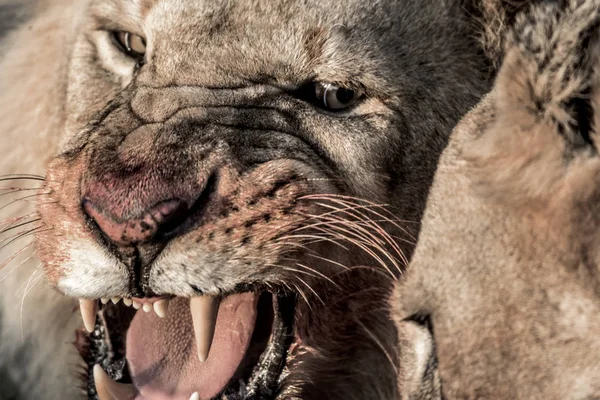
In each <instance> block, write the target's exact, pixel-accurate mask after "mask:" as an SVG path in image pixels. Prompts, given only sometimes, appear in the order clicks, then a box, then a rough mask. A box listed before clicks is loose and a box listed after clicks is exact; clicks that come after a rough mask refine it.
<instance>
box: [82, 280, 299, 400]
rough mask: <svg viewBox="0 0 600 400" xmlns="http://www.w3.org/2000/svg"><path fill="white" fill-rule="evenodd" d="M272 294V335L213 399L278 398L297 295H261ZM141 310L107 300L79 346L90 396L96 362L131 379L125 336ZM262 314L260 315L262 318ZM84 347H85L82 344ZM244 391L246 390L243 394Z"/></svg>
mask: <svg viewBox="0 0 600 400" xmlns="http://www.w3.org/2000/svg"><path fill="white" fill-rule="evenodd" d="M261 286H262V285H257V284H249V285H240V289H248V288H252V289H254V290H252V291H255V290H256V289H258V288H259V287H261ZM248 291H249V290H243V291H242V290H240V291H238V290H236V291H235V292H232V293H229V294H234V293H243V292H248ZM266 294H268V295H269V296H270V297H271V305H272V309H273V315H272V316H271V318H272V325H271V331H270V334H269V335H270V336H269V339H268V341H267V343H266V345H265V346H264V349H263V350H262V352H261V353H260V355H259V356H258V361H257V362H251V363H250V364H248V361H246V362H242V364H241V365H240V371H238V373H236V376H235V377H234V379H232V381H230V382H229V384H227V386H226V387H225V388H223V391H222V392H221V393H220V394H219V395H217V396H215V397H214V399H213V400H217V399H222V398H226V399H228V400H258V399H261V400H267V399H275V397H276V396H277V393H278V389H279V387H280V383H281V380H282V378H283V377H284V376H283V375H284V374H283V372H284V368H285V365H286V362H287V359H288V350H289V349H290V346H291V345H292V342H293V339H294V336H293V322H294V317H295V307H296V296H295V294H294V293H290V292H276V293H273V292H267V291H262V292H261V297H263V295H266ZM136 312H137V310H134V309H132V308H130V307H124V306H122V305H113V304H111V303H108V304H106V305H105V306H104V307H103V308H102V309H101V310H100V313H101V317H98V318H96V327H95V329H94V332H93V333H91V334H89V336H88V337H87V339H86V343H85V345H84V346H81V344H80V343H79V342H80V341H81V340H80V338H78V343H77V344H78V347H80V348H79V350H80V352H81V353H82V355H83V356H84V359H85V361H86V364H87V393H88V399H89V400H97V399H98V398H97V395H96V389H95V385H94V381H93V374H92V373H91V371H92V369H93V367H94V365H96V364H100V365H101V366H102V367H103V368H104V369H105V371H106V372H107V373H108V374H109V376H111V378H112V379H113V380H115V381H117V382H119V383H131V382H132V380H131V376H130V374H129V370H128V364H127V359H126V356H125V354H126V353H125V350H126V349H125V336H126V332H127V329H128V328H129V324H130V323H131V320H132V319H133V316H134V315H135V313H136ZM260 318H261V316H260V315H259V319H260ZM81 347H83V348H81ZM242 393H243V394H242Z"/></svg>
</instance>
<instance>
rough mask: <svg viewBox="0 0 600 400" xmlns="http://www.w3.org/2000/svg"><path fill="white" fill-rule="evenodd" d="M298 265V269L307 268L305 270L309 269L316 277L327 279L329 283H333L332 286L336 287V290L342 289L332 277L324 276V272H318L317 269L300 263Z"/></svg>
mask: <svg viewBox="0 0 600 400" xmlns="http://www.w3.org/2000/svg"><path fill="white" fill-rule="evenodd" d="M296 265H297V266H298V267H301V268H305V269H307V270H309V271H311V272H312V273H314V274H316V275H317V277H321V278H323V279H325V280H326V281H327V282H329V283H331V284H332V285H333V286H335V287H336V288H338V289H341V288H340V285H338V284H337V283H335V282H334V281H333V279H331V278H330V277H328V276H327V275H325V274H323V273H322V272H320V271H318V270H316V269H315V268H311V267H309V266H307V265H304V264H300V263H297V264H296ZM309 275H310V274H309ZM312 276H314V275H312Z"/></svg>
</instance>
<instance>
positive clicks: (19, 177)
mask: <svg viewBox="0 0 600 400" xmlns="http://www.w3.org/2000/svg"><path fill="white" fill-rule="evenodd" d="M22 180H30V181H41V182H43V181H45V180H46V179H45V178H44V177H43V176H41V175H35V174H8V175H0V182H6V181H22Z"/></svg>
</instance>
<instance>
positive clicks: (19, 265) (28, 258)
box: [0, 252, 35, 283]
mask: <svg viewBox="0 0 600 400" xmlns="http://www.w3.org/2000/svg"><path fill="white" fill-rule="evenodd" d="M33 256H35V253H33V252H32V253H31V255H29V256H27V257H26V258H25V259H24V260H23V261H21V262H20V263H19V264H17V265H16V266H15V267H13V268H12V269H11V270H10V271H8V272H7V273H6V275H4V276H3V277H2V278H0V283H2V282H4V281H5V280H6V279H8V278H9V277H10V275H11V274H12V273H13V272H15V271H16V270H17V269H19V268H20V267H22V266H23V265H24V264H25V263H26V262H27V261H29V260H31V259H32V258H33ZM2 268H4V266H2V267H0V269H2Z"/></svg>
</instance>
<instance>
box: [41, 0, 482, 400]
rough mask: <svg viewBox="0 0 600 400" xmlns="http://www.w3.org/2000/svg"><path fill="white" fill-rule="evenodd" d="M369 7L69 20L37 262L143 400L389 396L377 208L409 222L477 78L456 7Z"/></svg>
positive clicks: (392, 229)
mask: <svg viewBox="0 0 600 400" xmlns="http://www.w3.org/2000/svg"><path fill="white" fill-rule="evenodd" d="M363 3H364V2H362V1H346V2H342V3H339V2H337V1H289V0H288V1H283V0H282V1H272V0H269V1H266V0H265V1H258V0H257V1H246V2H229V1H211V2H192V1H183V2H176V1H168V0H154V1H150V0H146V1H141V0H140V1H125V0H111V1H92V2H90V3H89V4H87V3H86V4H78V7H79V13H80V15H79V17H78V18H77V20H78V21H81V23H80V24H78V26H77V27H76V28H75V29H74V31H73V34H72V36H71V39H73V44H72V47H71V49H70V61H69V65H68V79H67V81H68V82H69V83H68V85H67V88H66V91H67V104H66V112H65V116H66V117H65V124H64V132H62V133H63V138H64V139H63V145H62V148H61V152H60V154H58V155H57V156H56V158H55V159H54V160H53V162H52V163H51V165H50V166H49V168H48V174H47V177H46V184H45V187H44V189H45V190H44V192H45V193H47V195H44V196H43V197H41V198H40V201H39V203H38V210H39V213H40V215H41V218H42V220H43V222H44V224H45V226H47V227H48V229H45V230H44V231H43V232H41V233H39V234H38V235H37V237H36V248H37V252H38V254H39V256H40V257H41V259H42V261H43V265H44V270H45V272H46V274H47V276H48V278H49V279H50V281H51V282H52V283H53V284H54V285H55V286H56V287H57V288H58V289H59V290H60V291H61V292H63V293H64V294H66V295H69V296H72V297H76V298H79V299H80V301H81V309H82V313H83V317H84V322H85V324H86V326H87V328H88V329H89V330H92V331H93V333H92V335H91V344H92V347H94V346H95V347H94V348H95V349H96V350H97V349H99V348H100V349H102V345H98V343H104V344H106V343H111V344H112V346H114V347H115V349H116V350H114V351H112V350H111V351H101V350H97V351H96V350H94V351H91V354H88V362H90V363H92V364H93V363H99V364H101V365H102V366H103V367H105V369H108V370H109V372H110V373H111V376H112V377H113V378H115V379H119V380H120V381H121V382H125V383H133V384H134V386H133V388H134V389H132V388H130V387H128V388H127V390H129V389H131V390H133V393H138V394H135V395H136V396H138V397H136V398H140V399H141V398H144V399H150V400H151V399H158V398H160V399H167V398H168V399H188V398H189V397H190V395H192V394H193V393H195V392H197V393H198V394H199V396H200V398H203V399H205V398H212V397H215V396H220V395H223V396H225V397H227V398H236V399H237V398H275V397H278V396H279V397H281V398H284V397H286V398H289V397H299V398H344V399H348V398H354V397H356V398H373V394H375V395H376V396H379V397H382V398H383V397H385V398H390V396H393V393H394V391H395V383H394V382H395V372H394V370H395V368H396V367H397V365H396V360H395V358H394V357H392V356H391V354H393V343H394V335H393V328H392V327H391V325H390V324H389V323H388V321H387V319H386V317H385V307H384V303H383V299H384V298H385V296H386V293H387V291H388V288H389V286H390V284H391V282H392V280H393V278H394V277H396V276H397V274H398V271H399V270H400V269H401V268H402V258H403V257H405V256H407V255H408V253H409V252H410V251H411V246H412V242H413V240H411V234H414V233H415V232H416V229H417V227H418V224H416V223H414V222H413V223H408V224H407V223H406V222H400V223H399V222H398V221H396V218H390V217H389V211H387V210H385V209H383V208H382V207H380V206H379V205H380V204H384V203H389V204H390V205H391V207H392V208H393V211H394V213H396V216H397V219H399V220H403V221H418V219H419V216H420V213H421V211H422V208H423V203H424V199H425V196H426V193H427V187H428V185H429V183H430V181H431V178H432V174H433V170H434V166H435V164H436V161H437V156H438V154H439V153H440V151H441V149H442V148H443V146H444V145H445V143H446V139H447V135H448V132H449V130H450V128H451V127H452V125H453V124H454V123H455V122H456V120H457V119H458V117H459V116H460V115H461V114H462V113H463V112H464V111H465V110H466V109H467V107H468V106H469V105H471V104H473V103H474V102H475V100H476V99H477V97H478V96H479V95H480V93H481V92H482V91H483V90H484V87H485V82H484V79H483V77H482V76H481V75H480V74H481V73H483V67H484V66H483V65H482V63H481V62H480V60H479V58H478V55H477V53H478V51H477V49H476V47H475V46H474V45H473V43H471V39H472V38H473V35H472V34H471V32H470V31H468V30H467V28H466V27H465V24H464V22H463V21H462V14H461V12H462V10H461V8H460V6H459V5H458V4H457V5H455V6H448V5H443V4H441V3H440V2H438V1H433V0H432V1H425V2H424V1H422V0H419V1H402V2H394V1H390V2H368V3H367V5H365V4H363ZM432 16H435V18H432ZM398 238H400V240H399V241H398ZM397 242H399V243H400V244H396V243H397ZM365 266H366V267H365ZM373 266H375V267H373ZM110 298H112V299H114V300H115V302H117V303H118V304H116V305H114V304H113V305H111V304H107V305H101V304H100V302H99V301H98V299H110ZM120 299H124V300H123V301H121V300H120ZM128 306H134V307H138V308H139V307H143V308H144V310H145V311H152V310H154V312H152V313H148V314H146V313H144V312H142V311H138V312H137V313H134V310H133V308H131V307H128ZM98 310H100V311H99V314H98V315H99V316H100V318H97V319H96V312H97V311H98ZM159 316H160V317H162V318H159ZM373 332H375V333H373ZM348 338H350V339H349V340H348ZM347 357H351V358H352V360H353V362H352V363H351V364H347V363H346V361H345V360H346V358H347ZM205 359H206V360H205ZM365 365H369V367H368V369H369V370H370V371H369V374H368V375H361V376H360V377H359V378H357V377H356V376H354V374H355V373H356V371H360V370H361V369H362V368H363V367H364V368H367V367H365ZM95 375H96V376H95V377H96V383H97V386H98V390H99V391H100V392H101V393H102V391H103V390H107V389H106V387H107V385H109V386H110V385H112V384H105V383H103V382H105V380H104V378H103V375H102V372H101V371H99V370H97V371H96V373H95Z"/></svg>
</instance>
